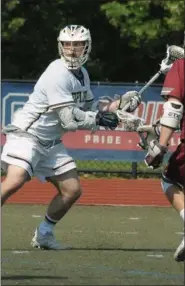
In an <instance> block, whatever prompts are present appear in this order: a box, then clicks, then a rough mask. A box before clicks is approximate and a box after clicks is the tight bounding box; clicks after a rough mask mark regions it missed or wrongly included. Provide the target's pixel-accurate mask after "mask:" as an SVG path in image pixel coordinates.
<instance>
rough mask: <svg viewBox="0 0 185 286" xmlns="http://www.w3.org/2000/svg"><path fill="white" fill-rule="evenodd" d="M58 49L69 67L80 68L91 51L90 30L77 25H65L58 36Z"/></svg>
mask: <svg viewBox="0 0 185 286" xmlns="http://www.w3.org/2000/svg"><path fill="white" fill-rule="evenodd" d="M58 50H59V55H60V56H61V58H62V59H63V60H64V63H65V65H66V67H67V68H68V69H73V70H74V69H78V68H80V67H81V66H82V65H83V64H84V63H85V62H86V61H87V60H88V57H89V53H90V51H91V36H90V32H89V30H87V29H86V28H84V27H83V26H77V25H71V26H67V27H65V28H64V29H63V30H61V32H60V35H59V37H58Z"/></svg>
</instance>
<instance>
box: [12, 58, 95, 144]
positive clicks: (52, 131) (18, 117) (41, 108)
mask: <svg viewBox="0 0 185 286" xmlns="http://www.w3.org/2000/svg"><path fill="white" fill-rule="evenodd" d="M81 71H82V73H83V80H79V79H77V77H76V76H75V75H74V74H73V73H72V72H71V71H70V70H68V69H67V68H66V67H65V65H64V63H63V61H62V59H57V60H55V61H53V62H52V63H51V64H50V65H49V66H48V67H47V69H46V70H45V71H44V72H43V74H42V75H41V76H40V78H39V80H38V81H37V83H36V85H35V87H34V91H33V93H32V94H30V96H29V100H28V101H27V102H26V103H25V105H24V107H23V108H22V109H21V110H19V111H17V112H16V114H15V116H14V119H13V122H12V124H13V125H15V126H17V127H19V128H20V129H22V130H24V131H27V132H29V133H31V134H33V135H36V136H37V137H38V138H40V140H56V139H60V138H61V136H62V135H63V134H64V133H65V132H66V131H64V130H63V129H62V127H61V124H60V118H59V116H58V114H57V113H56V111H55V108H57V107H64V106H68V105H71V104H74V103H75V106H77V107H79V108H82V109H83V107H84V106H85V104H86V103H88V102H91V101H92V102H93V94H92V92H91V89H90V80H89V76H88V73H87V71H86V69H85V68H83V67H82V68H81Z"/></svg>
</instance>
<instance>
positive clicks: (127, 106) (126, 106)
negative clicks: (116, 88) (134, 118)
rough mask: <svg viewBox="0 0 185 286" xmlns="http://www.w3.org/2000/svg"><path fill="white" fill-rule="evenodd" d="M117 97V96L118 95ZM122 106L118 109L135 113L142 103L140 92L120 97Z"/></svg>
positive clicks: (129, 92)
mask: <svg viewBox="0 0 185 286" xmlns="http://www.w3.org/2000/svg"><path fill="white" fill-rule="evenodd" d="M116 96H117V95H116ZM119 99H120V104H119V107H118V109H120V110H123V111H127V112H133V111H134V110H136V108H137V107H138V106H139V104H140V103H141V96H140V94H139V92H137V91H135V90H133V91H128V92H126V93H125V94H123V95H120V98H119Z"/></svg>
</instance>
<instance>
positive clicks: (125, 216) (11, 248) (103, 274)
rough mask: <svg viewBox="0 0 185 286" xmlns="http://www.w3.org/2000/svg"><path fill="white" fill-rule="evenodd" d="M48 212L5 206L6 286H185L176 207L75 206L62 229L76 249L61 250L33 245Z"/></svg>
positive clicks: (66, 240) (60, 234)
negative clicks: (178, 257)
mask: <svg viewBox="0 0 185 286" xmlns="http://www.w3.org/2000/svg"><path fill="white" fill-rule="evenodd" d="M45 209H46V206H38V205H33V206H31V205H5V206H4V207H3V210H2V254H1V257H2V265H1V267H2V273H1V275H2V285H50V286H51V285H184V264H183V263H177V262H175V261H174V260H173V253H174V250H175V248H176V246H177V245H178V244H179V242H180V240H181V234H180V233H182V231H183V229H182V227H183V224H182V222H181V219H180V218H179V216H178V215H177V214H176V212H175V211H174V210H173V209H171V208H157V207H156V208H155V207H107V206H106V207H105V206H94V207H93V206H90V207H88V206H87V207H86V206H76V207H73V208H72V209H71V211H70V212H69V213H68V215H67V216H66V217H65V218H64V220H63V221H62V222H60V223H59V224H58V226H57V227H56V236H57V238H58V240H59V241H63V242H64V243H67V244H69V245H71V246H72V247H73V249H71V250H67V251H58V252H55V251H42V250H38V249H32V248H31V247H30V240H31V238H32V235H33V232H34V229H35V227H36V226H37V225H38V224H39V222H40V221H41V220H42V219H43V215H44V212H45ZM40 216H42V217H40Z"/></svg>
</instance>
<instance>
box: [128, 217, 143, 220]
mask: <svg viewBox="0 0 185 286" xmlns="http://www.w3.org/2000/svg"><path fill="white" fill-rule="evenodd" d="M129 219H131V220H138V219H140V218H139V217H129Z"/></svg>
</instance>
